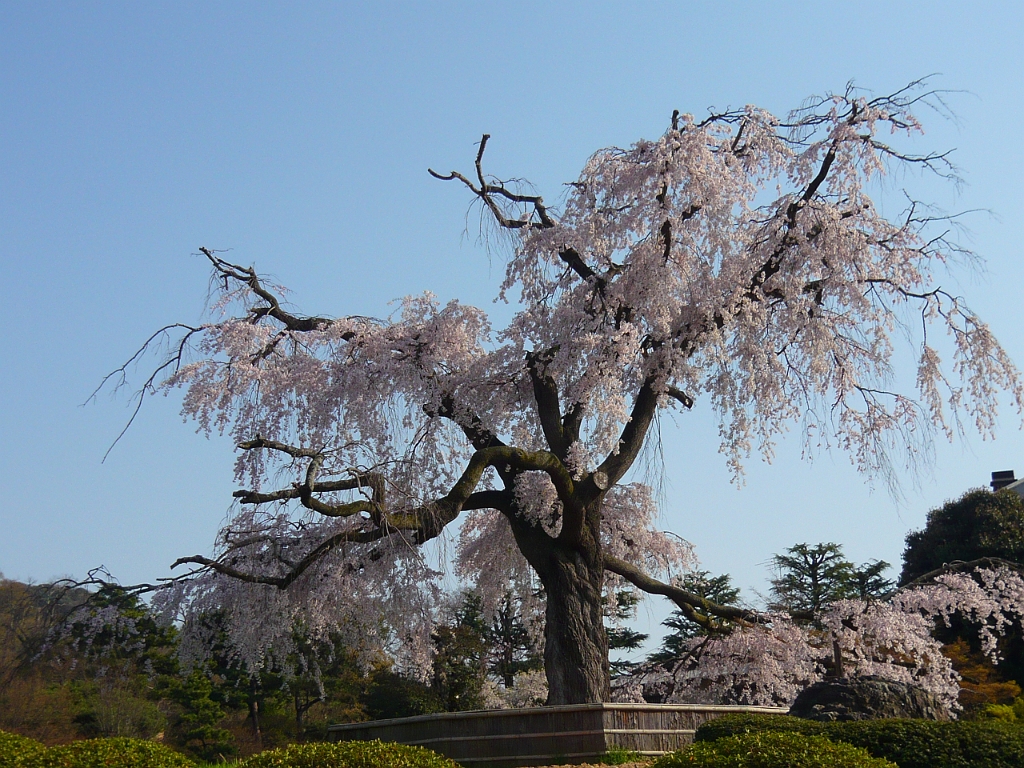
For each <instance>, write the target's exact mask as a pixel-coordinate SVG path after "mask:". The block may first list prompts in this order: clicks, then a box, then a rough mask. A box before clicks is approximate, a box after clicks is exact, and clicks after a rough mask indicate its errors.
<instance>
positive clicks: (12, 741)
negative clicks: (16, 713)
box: [0, 731, 46, 768]
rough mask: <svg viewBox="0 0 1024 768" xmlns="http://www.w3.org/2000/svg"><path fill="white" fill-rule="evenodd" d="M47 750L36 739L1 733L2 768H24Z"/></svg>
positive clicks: (0, 754) (0, 761)
mask: <svg viewBox="0 0 1024 768" xmlns="http://www.w3.org/2000/svg"><path fill="white" fill-rule="evenodd" d="M45 749H46V747H44V746H43V745H42V744H40V743H39V742H38V741H36V740H35V739H30V738H28V737H27V736H19V735H18V734H16V733H8V732H7V731H0V768H23V766H28V765H30V764H31V763H32V761H34V760H35V759H37V758H38V757H39V756H40V755H41V754H42V753H43V751H44V750H45Z"/></svg>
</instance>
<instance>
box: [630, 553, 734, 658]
mask: <svg viewBox="0 0 1024 768" xmlns="http://www.w3.org/2000/svg"><path fill="white" fill-rule="evenodd" d="M678 586H680V587H681V588H683V589H685V590H686V591H687V592H691V593H692V594H695V595H698V596H699V597H701V598H704V599H706V600H711V601H712V602H715V603H718V604H719V605H736V604H737V603H738V602H739V596H740V591H739V589H737V588H736V587H734V586H733V585H732V580H731V577H730V576H729V574H727V573H723V574H722V575H720V576H712V575H711V573H710V571H693V572H691V573H687V574H686V575H685V576H683V577H682V578H681V579H679V581H678ZM661 625H662V626H663V627H668V628H669V629H671V630H672V631H671V632H669V633H668V634H667V635H665V638H664V639H663V640H662V641H661V648H659V649H658V650H657V651H655V652H654V653H652V654H651V655H650V656H648V657H647V660H648V661H654V662H658V663H660V664H665V663H667V662H670V661H673V660H675V659H678V658H680V657H682V656H683V655H684V654H685V652H686V650H685V649H686V644H687V642H688V641H689V640H692V639H693V638H695V637H700V636H702V635H705V634H707V632H708V630H707V629H705V628H704V627H702V626H701V625H700V624H698V623H697V622H695V621H692V620H690V619H689V618H687V616H686V614H684V613H683V612H682V611H680V610H677V611H674V612H673V613H672V615H671V616H669V617H668V618H667V619H665V620H664V621H663V622H661Z"/></svg>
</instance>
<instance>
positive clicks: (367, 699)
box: [363, 669, 444, 720]
mask: <svg viewBox="0 0 1024 768" xmlns="http://www.w3.org/2000/svg"><path fill="white" fill-rule="evenodd" d="M363 706H365V707H366V713H367V714H368V715H369V716H370V718H371V719H372V720H388V719H390V718H393V717H412V716H413V715H426V714H430V713H431V712H443V711H444V708H443V707H442V705H441V701H440V700H439V699H438V698H437V696H436V695H435V694H434V692H433V691H432V690H431V689H430V687H429V686H427V685H424V684H423V683H421V682H419V681H418V680H411V679H410V678H407V677H403V676H402V675H399V674H396V673H394V672H392V671H391V670H388V669H379V670H377V671H376V672H374V674H373V677H372V678H371V680H370V684H369V686H367V689H366V694H365V695H364V696H363Z"/></svg>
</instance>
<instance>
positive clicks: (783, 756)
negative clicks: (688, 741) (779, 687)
mask: <svg viewBox="0 0 1024 768" xmlns="http://www.w3.org/2000/svg"><path fill="white" fill-rule="evenodd" d="M683 766H687V767H691V768H895V766H893V764H892V763H891V762H889V761H888V760H885V759H882V758H877V757H872V756H871V755H869V754H868V752H867V750H864V749H860V748H858V747H854V746H851V745H850V744H844V743H841V742H833V741H830V740H829V739H826V738H824V737H822V736H805V735H804V734H801V733H792V732H791V733H786V732H781V731H774V732H773V731H765V732H761V733H745V734H742V735H738V736H729V737H727V738H724V739H719V740H717V741H703V742H699V743H696V744H694V745H693V746H691V747H690V748H688V749H684V750H679V751H678V752H673V753H671V754H669V755H665V756H664V757H662V758H660V759H658V760H656V761H655V762H654V764H653V765H652V766H651V768H683Z"/></svg>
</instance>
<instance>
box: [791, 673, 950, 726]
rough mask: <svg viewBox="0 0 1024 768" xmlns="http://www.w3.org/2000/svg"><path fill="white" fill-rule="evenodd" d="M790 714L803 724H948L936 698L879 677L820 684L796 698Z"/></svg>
mask: <svg viewBox="0 0 1024 768" xmlns="http://www.w3.org/2000/svg"><path fill="white" fill-rule="evenodd" d="M789 714H791V715H794V716H796V717H802V718H804V719H805V720H819V721H824V722H827V721H832V720H880V719H882V718H890V717H904V718H921V719H925V720H949V719H950V715H949V710H948V709H947V708H946V707H945V706H943V704H942V702H941V701H940V700H939V699H938V697H936V696H934V695H933V694H931V693H928V691H926V690H924V689H923V688H918V687H917V686H916V685H910V684H909V683H900V682H897V681H895V680H886V679H885V678H882V677H874V676H869V677H858V678H852V679H847V678H843V679H836V678H832V679H829V680H822V681H821V682H818V683H814V684H813V685H811V686H808V687H807V688H805V689H804V690H803V691H801V692H800V694H799V695H798V696H797V697H796V700H795V701H794V702H793V706H792V707H791V708H790V710H789Z"/></svg>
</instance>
